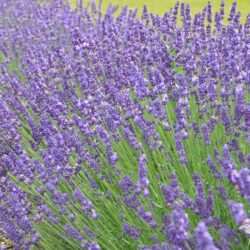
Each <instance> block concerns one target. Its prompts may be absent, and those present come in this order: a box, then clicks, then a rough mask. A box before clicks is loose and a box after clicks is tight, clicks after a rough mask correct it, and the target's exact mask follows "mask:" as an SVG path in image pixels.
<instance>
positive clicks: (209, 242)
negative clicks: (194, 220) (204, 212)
mask: <svg viewBox="0 0 250 250" xmlns="http://www.w3.org/2000/svg"><path fill="white" fill-rule="evenodd" d="M195 238H196V242H197V248H198V249H199V250H217V249H218V248H217V247H216V246H215V245H214V241H213V238H212V236H211V235H210V234H209V232H208V229H207V227H206V224H205V223H204V222H203V221H200V222H199V224H198V226H197V228H196V229H195Z"/></svg>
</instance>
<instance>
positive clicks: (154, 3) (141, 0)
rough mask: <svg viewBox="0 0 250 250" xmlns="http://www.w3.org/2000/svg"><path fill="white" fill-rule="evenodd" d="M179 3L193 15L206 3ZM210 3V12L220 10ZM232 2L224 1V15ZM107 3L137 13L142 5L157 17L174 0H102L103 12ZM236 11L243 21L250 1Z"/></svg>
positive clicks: (217, 2) (242, 2) (217, 1)
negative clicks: (126, 7) (185, 6)
mask: <svg viewBox="0 0 250 250" xmlns="http://www.w3.org/2000/svg"><path fill="white" fill-rule="evenodd" d="M70 1H71V3H72V4H73V5H75V3H76V0H70ZM85 2H87V1H85ZM180 2H185V3H188V4H190V6H191V12H192V14H193V15H195V14H196V13H198V12H199V11H201V10H202V9H203V8H204V7H205V6H206V5H207V3H208V1H206V0H185V1H184V0H183V1H180ZM210 2H211V3H212V8H213V9H212V10H213V11H215V12H216V11H218V10H219V8H220V2H221V1H220V0H210ZM233 2H234V0H225V10H226V14H228V13H229V10H230V7H231V5H232V3H233ZM109 3H112V4H115V5H119V6H124V5H128V6H129V7H130V8H138V9H139V13H141V10H142V8H143V6H144V5H146V6H147V7H148V10H149V12H153V13H155V14H158V15H163V14H164V13H165V12H166V11H168V10H169V9H171V8H173V7H174V5H175V3H176V0H102V6H103V10H106V9H107V7H108V5H109ZM237 6H238V10H240V12H241V13H242V18H243V20H244V21H245V18H246V17H247V15H248V13H249V11H250V1H249V0H239V1H237Z"/></svg>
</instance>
